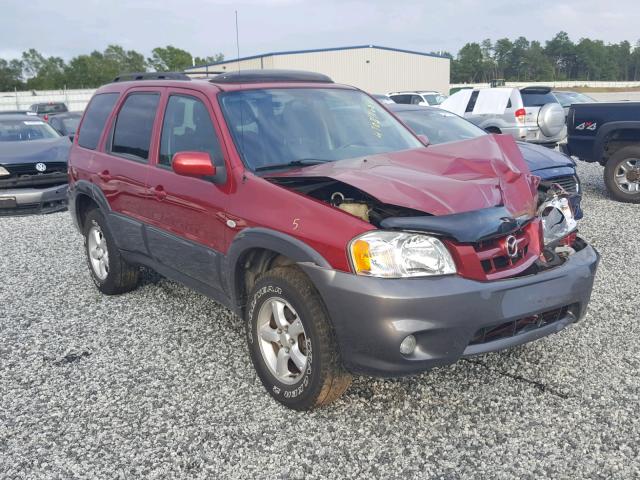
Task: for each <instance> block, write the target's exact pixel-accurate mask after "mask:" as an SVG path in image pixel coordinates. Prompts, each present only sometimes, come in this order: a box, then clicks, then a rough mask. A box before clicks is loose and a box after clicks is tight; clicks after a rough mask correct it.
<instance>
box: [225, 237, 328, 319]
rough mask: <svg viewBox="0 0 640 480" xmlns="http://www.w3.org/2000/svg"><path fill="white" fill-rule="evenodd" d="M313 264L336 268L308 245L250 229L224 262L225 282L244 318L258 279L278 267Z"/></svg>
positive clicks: (234, 303)
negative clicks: (249, 292) (248, 299)
mask: <svg viewBox="0 0 640 480" xmlns="http://www.w3.org/2000/svg"><path fill="white" fill-rule="evenodd" d="M298 263H312V264H315V265H317V266H319V267H323V268H332V267H331V265H330V264H329V262H328V261H327V260H326V259H325V258H324V257H323V256H322V255H321V254H320V253H318V252H317V251H316V250H314V249H313V248H311V247H310V246H309V245H307V244H306V243H304V242H302V241H301V240H298V239H297V238H294V237H292V236H290V235H287V234H284V233H282V232H278V231H276V230H270V229H267V228H261V227H257V228H247V229H245V230H243V231H242V232H240V233H239V234H238V235H236V238H235V239H234V241H233V243H232V244H231V247H230V248H229V251H228V253H227V255H226V258H225V261H224V262H223V272H222V273H223V278H225V280H226V283H227V290H228V292H229V296H230V298H231V304H232V306H233V308H234V310H235V311H236V313H238V315H240V316H242V315H243V314H244V305H245V303H246V295H247V293H248V291H249V289H250V288H251V285H252V284H253V283H255V280H256V279H257V278H258V276H259V275H260V274H261V273H263V272H265V271H267V270H269V269H271V268H274V267H276V266H284V265H296V264H298Z"/></svg>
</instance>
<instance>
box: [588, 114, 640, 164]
mask: <svg viewBox="0 0 640 480" xmlns="http://www.w3.org/2000/svg"><path fill="white" fill-rule="evenodd" d="M632 143H640V121H621V122H608V123H605V124H604V125H603V126H602V127H600V129H599V130H598V133H597V134H596V139H595V141H594V145H593V156H594V158H595V159H597V160H598V161H599V162H600V163H601V164H603V165H604V164H605V163H606V162H607V160H608V159H609V158H610V157H611V156H612V155H613V154H615V152H616V151H618V150H619V149H621V148H624V147H625V146H627V145H629V144H632Z"/></svg>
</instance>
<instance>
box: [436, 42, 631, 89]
mask: <svg viewBox="0 0 640 480" xmlns="http://www.w3.org/2000/svg"><path fill="white" fill-rule="evenodd" d="M443 55H445V56H447V57H449V58H450V59H451V83H482V82H489V81H491V80H493V79H500V78H503V79H505V80H507V81H515V82H517V81H524V82H526V81H554V80H585V81H589V80H591V81H593V80H610V81H624V80H631V81H633V80H640V41H638V42H637V43H636V44H635V46H632V45H631V44H630V43H629V42H627V41H626V40H625V41H622V42H620V43H609V44H605V43H604V42H603V41H602V40H592V39H590V38H581V39H580V40H579V41H578V42H577V43H574V42H573V41H572V40H571V39H570V38H569V35H568V34H567V33H566V32H558V33H557V34H556V35H555V36H554V37H553V38H552V39H551V40H547V41H546V42H545V43H544V46H543V45H542V43H541V42H539V41H536V40H532V41H529V40H527V39H526V38H525V37H518V38H516V39H515V40H513V41H512V40H510V39H508V38H501V39H498V40H496V41H495V43H494V42H492V41H491V39H486V40H483V41H482V42H480V43H476V42H472V43H467V44H466V45H465V46H463V47H462V48H461V49H460V51H459V52H458V54H457V56H456V57H454V56H453V55H451V54H450V53H448V52H444V54H443Z"/></svg>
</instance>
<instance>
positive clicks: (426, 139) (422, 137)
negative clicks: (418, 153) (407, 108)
mask: <svg viewBox="0 0 640 480" xmlns="http://www.w3.org/2000/svg"><path fill="white" fill-rule="evenodd" d="M418 139H419V140H420V141H421V142H422V144H423V145H424V146H425V147H428V146H429V145H431V143H430V142H429V137H427V136H426V135H423V134H420V135H418Z"/></svg>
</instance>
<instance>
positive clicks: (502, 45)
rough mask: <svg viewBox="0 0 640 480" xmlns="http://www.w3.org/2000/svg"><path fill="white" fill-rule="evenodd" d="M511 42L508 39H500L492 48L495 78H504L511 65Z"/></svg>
mask: <svg viewBox="0 0 640 480" xmlns="http://www.w3.org/2000/svg"><path fill="white" fill-rule="evenodd" d="M512 50H513V42H511V40H509V39H508V38H500V39H499V40H497V41H496V43H495V45H494V47H493V55H494V59H495V62H496V77H500V78H506V77H507V75H508V74H510V72H509V66H510V65H511V61H512V60H511V56H512V53H513V52H512Z"/></svg>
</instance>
